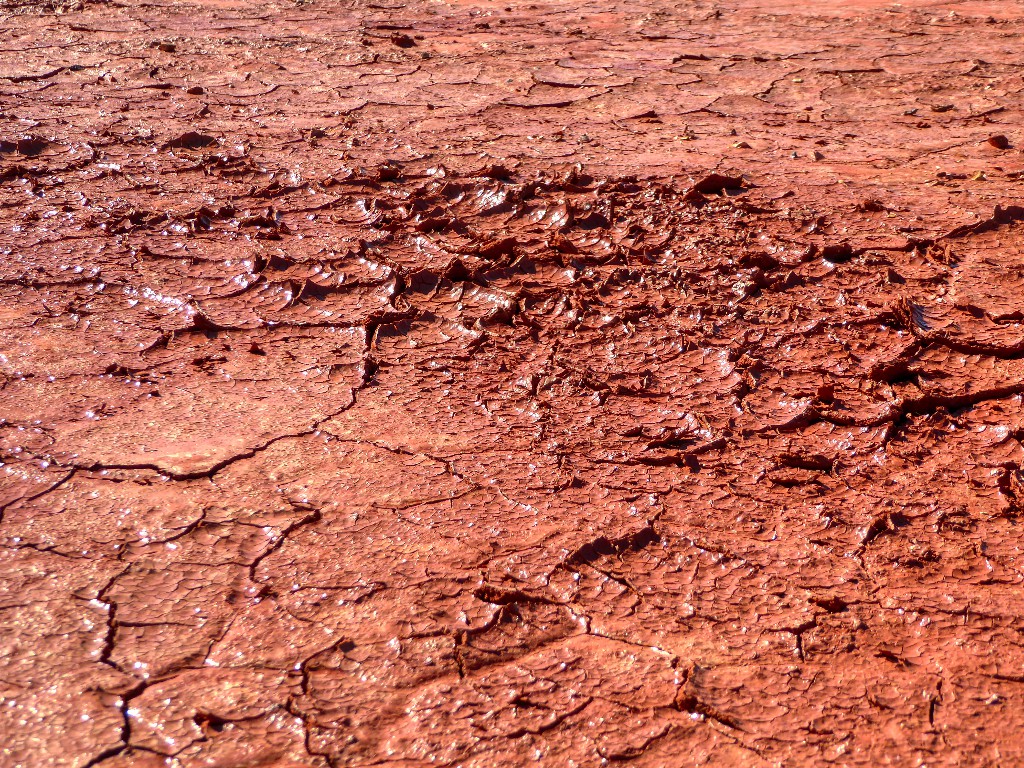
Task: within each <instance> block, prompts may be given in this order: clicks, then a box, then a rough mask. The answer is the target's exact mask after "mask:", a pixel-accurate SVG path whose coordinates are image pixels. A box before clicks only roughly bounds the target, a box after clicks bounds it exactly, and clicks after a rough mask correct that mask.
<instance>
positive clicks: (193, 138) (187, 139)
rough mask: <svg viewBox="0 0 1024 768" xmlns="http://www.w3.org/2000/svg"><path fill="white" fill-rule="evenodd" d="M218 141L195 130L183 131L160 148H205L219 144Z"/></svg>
mask: <svg viewBox="0 0 1024 768" xmlns="http://www.w3.org/2000/svg"><path fill="white" fill-rule="evenodd" d="M219 143H220V141H219V140H218V139H216V138H214V137H213V136H208V135H206V134H204V133H198V132H197V131H185V133H183V134H181V135H180V136H177V137H175V138H173V139H171V140H170V141H167V142H165V143H164V144H163V145H162V146H161V147H160V148H161V149H205V148H207V147H212V146H215V145H217V144H219Z"/></svg>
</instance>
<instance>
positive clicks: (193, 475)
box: [64, 390, 355, 480]
mask: <svg viewBox="0 0 1024 768" xmlns="http://www.w3.org/2000/svg"><path fill="white" fill-rule="evenodd" d="M352 391H353V393H354V392H355V390H352ZM354 404H355V398H354V397H353V398H352V401H351V402H350V403H348V404H347V405H346V406H345V407H343V408H339V409H338V410H336V411H332V412H331V413H329V414H327V415H326V416H324V417H323V418H322V419H318V420H317V421H315V422H313V425H312V426H311V427H309V428H308V429H304V430H301V431H300V432H290V433H288V434H285V435H277V436H275V437H272V438H270V439H269V440H267V441H265V442H263V443H260V444H258V445H256V446H253V447H252V448H247V449H246V450H244V451H242V452H240V453H236V454H234V455H232V456H229V457H227V458H226V459H223V460H221V461H219V462H217V463H216V464H213V465H212V466H211V467H210V468H209V469H204V470H202V471H199V470H197V471H195V472H173V471H171V470H168V469H166V468H164V467H161V466H160V465H159V464H154V463H151V462H146V463H139V464H104V463H99V462H97V463H94V464H83V465H72V469H80V470H87V471H90V472H102V471H104V470H117V469H120V470H149V471H152V472H156V473H157V474H159V475H161V476H162V477H167V478H169V479H171V480H199V479H202V478H209V479H213V477H214V476H215V475H216V474H217V473H218V472H220V471H221V470H223V469H226V468H227V467H229V466H231V465H232V464H234V463H236V462H238V461H244V460H245V459H251V458H252V457H253V456H255V455H256V454H258V453H262V452H263V451H265V450H267V449H268V448H270V447H271V446H272V445H274V444H275V443H278V442H280V441H282V440H294V439H298V438H301V437H309V436H310V435H313V434H316V433H317V432H318V431H320V427H321V425H322V424H324V423H326V422H328V421H330V420H331V419H333V418H334V417H335V416H338V415H340V414H342V413H344V412H345V411H347V410H348V409H349V408H351V407H352V406H353V405H354ZM64 466H66V465H64Z"/></svg>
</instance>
